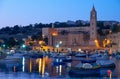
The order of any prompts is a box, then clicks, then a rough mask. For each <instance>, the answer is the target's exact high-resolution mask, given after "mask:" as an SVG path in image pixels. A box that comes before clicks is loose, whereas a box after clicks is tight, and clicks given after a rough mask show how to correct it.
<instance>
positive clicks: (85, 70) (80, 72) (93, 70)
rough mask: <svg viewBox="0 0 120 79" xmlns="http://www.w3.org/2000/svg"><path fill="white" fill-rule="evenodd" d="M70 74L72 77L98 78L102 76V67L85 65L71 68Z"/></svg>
mask: <svg viewBox="0 0 120 79" xmlns="http://www.w3.org/2000/svg"><path fill="white" fill-rule="evenodd" d="M68 74H69V76H70V77H93V76H94V77H96V76H100V66H99V65H96V66H92V65H91V64H89V63H85V64H83V65H82V66H80V67H78V66H76V67H71V68H69V71H68Z"/></svg>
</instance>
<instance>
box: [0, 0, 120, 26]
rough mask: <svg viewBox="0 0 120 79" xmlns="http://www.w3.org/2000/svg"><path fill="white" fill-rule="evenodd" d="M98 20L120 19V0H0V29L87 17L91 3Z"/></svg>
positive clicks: (87, 18) (85, 18) (84, 18)
mask: <svg viewBox="0 0 120 79" xmlns="http://www.w3.org/2000/svg"><path fill="white" fill-rule="evenodd" d="M93 4H94V6H95V9H96V11H97V18H98V20H116V21H120V0H0V28H1V27H5V26H14V25H29V24H35V23H40V22H41V23H51V22H55V21H59V22H66V21H67V20H72V21H75V20H79V19H80V20H87V21H89V18H90V11H91V9H92V6H93Z"/></svg>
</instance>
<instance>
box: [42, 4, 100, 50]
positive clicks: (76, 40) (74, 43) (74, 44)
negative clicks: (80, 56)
mask: <svg viewBox="0 0 120 79" xmlns="http://www.w3.org/2000/svg"><path fill="white" fill-rule="evenodd" d="M42 33H43V35H45V36H47V37H48V45H49V46H53V47H60V48H71V49H76V50H77V49H79V48H83V47H84V48H86V49H87V48H94V47H95V48H96V43H98V41H97V40H98V34H97V12H96V10H95V8H94V6H93V8H92V10H91V12H90V26H80V27H65V28H54V24H53V25H52V28H43V29H42ZM97 46H99V45H98V44H97Z"/></svg>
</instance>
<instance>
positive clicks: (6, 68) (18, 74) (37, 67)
mask: <svg viewBox="0 0 120 79" xmlns="http://www.w3.org/2000/svg"><path fill="white" fill-rule="evenodd" d="M52 60H53V59H52V58H48V56H46V57H44V58H38V59H33V58H25V57H23V58H22V59H20V60H19V61H15V63H6V62H2V63H1V62H0V78H1V79H41V78H43V79H44V78H45V79H54V78H56V79H57V78H59V79H68V78H69V79H70V77H69V76H68V74H67V67H71V66H74V65H76V64H78V63H79V61H73V62H72V63H70V62H68V63H66V64H65V65H57V66H54V65H52V64H51V62H52ZM16 63H19V64H17V65H16ZM115 63H116V68H115V70H113V72H112V76H114V77H116V76H117V77H119V78H120V71H119V69H120V60H115ZM104 71H105V73H107V70H104ZM119 78H118V79H119ZM71 79H76V78H71ZM78 79H79V78H78ZM82 79H86V78H82ZM90 79H93V78H90ZM94 79H108V77H107V76H106V75H104V76H103V77H102V78H94ZM112 79H117V78H112Z"/></svg>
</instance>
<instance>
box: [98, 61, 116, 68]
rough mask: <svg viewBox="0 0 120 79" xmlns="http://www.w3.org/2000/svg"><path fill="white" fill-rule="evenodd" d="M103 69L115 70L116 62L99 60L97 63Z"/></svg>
mask: <svg viewBox="0 0 120 79" xmlns="http://www.w3.org/2000/svg"><path fill="white" fill-rule="evenodd" d="M96 63H97V64H98V65H100V67H101V68H115V63H114V60H99V61H97V62H96Z"/></svg>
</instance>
